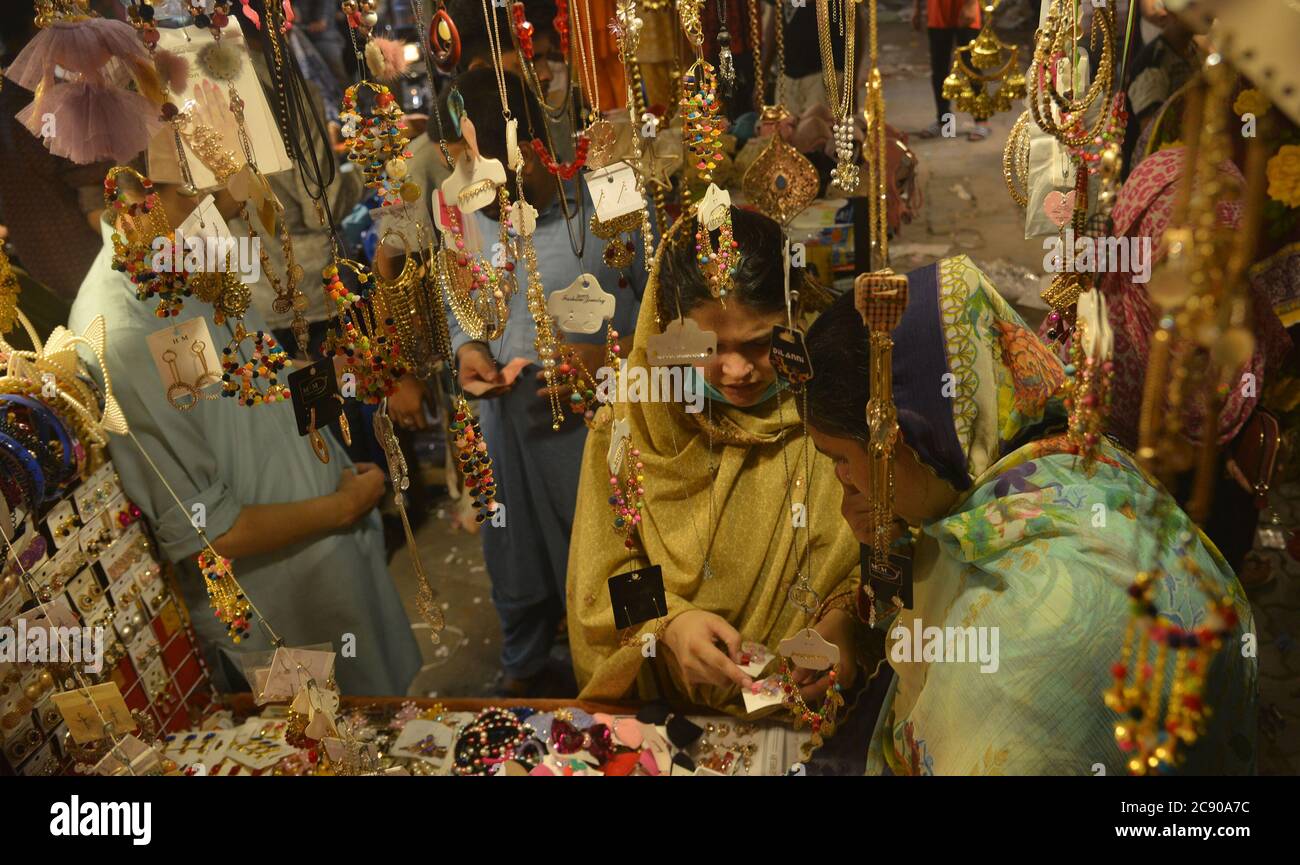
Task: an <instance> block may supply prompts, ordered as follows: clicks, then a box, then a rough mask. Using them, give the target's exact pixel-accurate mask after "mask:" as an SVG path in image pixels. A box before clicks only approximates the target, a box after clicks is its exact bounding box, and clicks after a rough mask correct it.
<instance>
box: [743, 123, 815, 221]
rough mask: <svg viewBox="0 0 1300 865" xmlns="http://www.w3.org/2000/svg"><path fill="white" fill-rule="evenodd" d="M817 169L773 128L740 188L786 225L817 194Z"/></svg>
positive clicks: (763, 210)
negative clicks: (770, 138)
mask: <svg viewBox="0 0 1300 865" xmlns="http://www.w3.org/2000/svg"><path fill="white" fill-rule="evenodd" d="M818 185H819V181H818V177H817V169H816V168H814V167H813V164H812V163H811V162H809V161H808V158H807V157H805V156H804V155H803V154H802V153H800V152H799V151H797V150H795V149H794V148H793V147H791V146H790V145H789V144H787V143H786V142H785V140H784V139H782V138H781V135H780V133H776V132H774V133H773V134H772V140H771V141H770V142H768V145H767V146H766V147H764V148H763V152H762V153H760V154H758V158H757V159H755V160H754V162H753V164H751V165H750V166H749V168H748V169H747V170H746V171H745V177H744V180H743V181H742V182H741V188H742V189H743V190H744V192H745V195H746V196H748V197H749V200H750V201H752V202H753V203H754V206H755V207H757V208H758V210H759V212H760V213H762V214H763V215H764V216H768V217H770V218H772V219H774V220H776V221H777V222H779V223H781V225H786V224H788V223H789V222H790V220H791V219H794V218H795V217H796V216H798V215H799V213H801V212H802V211H803V210H804V209H805V208H806V207H808V205H810V204H812V203H813V201H814V200H815V199H816V198H817V188H818Z"/></svg>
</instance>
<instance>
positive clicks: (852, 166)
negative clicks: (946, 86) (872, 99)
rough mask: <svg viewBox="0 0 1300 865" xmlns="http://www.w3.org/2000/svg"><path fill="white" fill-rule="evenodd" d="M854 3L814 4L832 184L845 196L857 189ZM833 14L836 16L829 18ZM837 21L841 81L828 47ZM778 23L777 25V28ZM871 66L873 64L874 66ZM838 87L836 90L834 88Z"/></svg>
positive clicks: (848, 0)
mask: <svg viewBox="0 0 1300 865" xmlns="http://www.w3.org/2000/svg"><path fill="white" fill-rule="evenodd" d="M856 9H857V6H856V3H855V0H824V2H821V3H817V41H818V45H819V47H820V48H821V55H822V84H823V85H825V87H826V103H827V104H828V105H829V106H830V107H831V111H832V113H833V114H834V116H835V125H834V128H833V133H834V137H835V167H834V168H833V169H831V181H832V182H833V183H835V184H836V185H838V186H839V187H840V189H843V190H844V191H845V192H847V193H852V192H854V191H855V190H856V189H857V188H858V166H857V163H856V162H855V161H854V158H853V157H854V149H855V148H854V141H853V90H854V87H853V84H854V78H855V75H854V64H853V48H854V43H855V42H856V41H857V38H856V31H857V28H856V26H855V25H856V23H857V22H856V21H855V17H856V12H855V10H856ZM832 13H836V14H834V15H833V14H832ZM835 18H838V19H839V28H840V31H841V35H842V36H843V37H844V72H843V73H842V75H841V77H842V79H843V80H842V81H837V80H836V72H835V49H834V46H832V45H831V25H832V23H833V20H834V19H835ZM779 24H780V22H778V26H779ZM873 65H874V64H873ZM837 85H838V86H837Z"/></svg>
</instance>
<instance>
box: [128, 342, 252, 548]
mask: <svg viewBox="0 0 1300 865" xmlns="http://www.w3.org/2000/svg"><path fill="white" fill-rule="evenodd" d="M146 337H147V334H146V333H144V332H143V331H135V330H128V331H125V332H118V333H115V334H112V335H110V337H109V344H108V347H107V359H108V365H109V372H110V373H111V374H112V376H113V385H114V388H113V389H114V393H115V394H116V396H117V400H118V402H119V404H120V405H121V406H122V411H123V412H125V413H126V416H127V417H128V418H130V419H131V433H132V435H133V436H134V438H135V440H134V441H132V439H131V437H130V436H114V437H113V439H112V441H111V442H110V444H109V451H110V454H111V456H112V458H113V465H114V466H115V467H116V468H117V472H118V474H119V476H121V478H122V484H123V487H124V488H125V489H126V491H127V493H128V494H129V495H130V497H131V500H132V501H134V502H135V503H136V504H137V505H139V506H140V509H141V510H142V511H144V513H145V516H147V517H148V519H149V523H150V525H152V526H153V527H154V530H155V532H156V534H157V537H158V542H159V544H160V546H161V547H162V551H163V553H164V554H165V555H166V556H167V558H168V559H170V560H171V561H173V562H178V561H181V560H183V559H186V558H189V557H191V556H194V555H197V554H198V553H199V551H200V550H202V549H203V541H202V539H201V538H200V537H199V535H198V533H197V532H196V531H195V530H194V529H195V527H196V526H197V527H200V528H202V529H203V530H204V532H205V533H206V534H207V536H208V538H209V539H216V538H219V537H221V536H222V535H224V534H225V533H226V532H228V531H230V529H231V527H232V526H234V524H235V521H236V520H237V519H238V518H239V512H240V510H241V508H242V505H241V503H240V502H238V501H237V500H236V499H235V497H234V494H233V493H232V492H231V490H230V487H229V486H228V485H227V484H226V482H225V480H224V479H223V478H222V475H221V472H220V471H219V470H218V465H217V456H216V454H214V453H213V451H212V448H211V446H210V445H209V444H208V439H207V437H206V435H205V434H204V432H203V429H202V426H201V423H202V418H201V416H200V415H197V414H195V413H193V412H182V411H177V410H176V409H174V408H172V406H171V405H170V404H169V403H168V402H167V399H166V396H165V391H164V390H163V387H162V383H161V381H159V380H158V374H157V371H156V370H155V369H154V363H153V358H152V357H151V356H150V354H149V349H148V345H147V343H146V341H145V339H146ZM232 407H233V406H232ZM137 442H138V443H139V444H138V445H137ZM150 461H152V462H153V465H154V466H156V467H157V469H158V472H155V471H154V470H153V468H152V467H150V465H149V462H150ZM168 487H170V490H169V489H168ZM173 493H174V494H175V496H173ZM177 497H178V498H179V499H180V502H181V503H180V504H179V505H178V504H177V503H176V498H177Z"/></svg>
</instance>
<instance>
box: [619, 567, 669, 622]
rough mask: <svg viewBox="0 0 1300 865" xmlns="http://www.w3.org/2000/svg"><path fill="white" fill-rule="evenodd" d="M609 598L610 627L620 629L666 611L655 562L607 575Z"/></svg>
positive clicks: (662, 573) (661, 615) (662, 575)
mask: <svg viewBox="0 0 1300 865" xmlns="http://www.w3.org/2000/svg"><path fill="white" fill-rule="evenodd" d="M609 601H610V604H611V605H612V606H613V607H614V627H616V628H618V629H619V630H620V631H622V630H624V629H626V628H632V627H635V626H637V625H639V624H641V623H642V622H648V621H650V620H651V619H660V618H663V617H664V616H665V615H667V614H668V599H667V598H666V597H664V572H663V569H662V568H660V567H659V566H658V565H651V566H650V567H648V568H641V569H640V570H636V571H629V572H627V573H626V574H615V575H614V576H612V577H610V578H609Z"/></svg>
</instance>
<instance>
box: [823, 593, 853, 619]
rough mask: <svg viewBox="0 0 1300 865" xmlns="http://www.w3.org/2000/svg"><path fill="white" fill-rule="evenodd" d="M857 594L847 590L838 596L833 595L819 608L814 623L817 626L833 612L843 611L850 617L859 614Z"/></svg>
mask: <svg viewBox="0 0 1300 865" xmlns="http://www.w3.org/2000/svg"><path fill="white" fill-rule="evenodd" d="M856 598H857V592H856V591H855V590H853V589H846V590H844V591H842V592H840V593H839V594H838V595H831V596H830V597H829V598H827V599H826V600H824V601H822V605H821V606H820V607H818V608H817V613H816V614H815V615H814V616H813V623H814V624H816V623H817V622H820V621H821V620H822V619H824V618H825V617H826V614H827V613H829V612H830V611H831V610H843V611H844V612H846V613H848V614H849V615H850V616H855V615H856V614H857V600H856Z"/></svg>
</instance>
